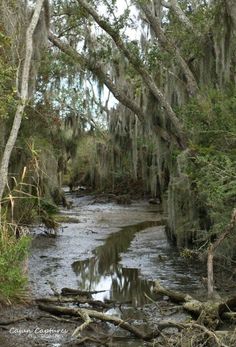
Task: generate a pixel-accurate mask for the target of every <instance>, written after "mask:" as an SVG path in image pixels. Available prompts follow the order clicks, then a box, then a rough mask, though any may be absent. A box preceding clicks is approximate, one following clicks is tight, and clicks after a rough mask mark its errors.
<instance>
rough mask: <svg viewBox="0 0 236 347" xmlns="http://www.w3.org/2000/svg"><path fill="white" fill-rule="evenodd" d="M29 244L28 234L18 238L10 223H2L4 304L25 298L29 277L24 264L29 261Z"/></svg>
mask: <svg viewBox="0 0 236 347" xmlns="http://www.w3.org/2000/svg"><path fill="white" fill-rule="evenodd" d="M29 244H30V238H29V237H28V236H22V237H21V238H20V239H16V237H15V235H12V233H11V231H10V230H9V227H8V225H7V224H3V225H2V228H1V230H0V301H1V303H3V304H4V303H5V304H6V303H12V302H15V301H18V302H19V301H24V299H25V294H26V289H27V283H28V279H27V273H25V271H24V264H25V262H26V261H27V256H28V250H29Z"/></svg>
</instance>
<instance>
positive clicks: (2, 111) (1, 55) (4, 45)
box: [0, 33, 16, 119]
mask: <svg viewBox="0 0 236 347" xmlns="http://www.w3.org/2000/svg"><path fill="white" fill-rule="evenodd" d="M9 46H10V39H9V37H8V36H5V35H4V34H3V33H0V119H1V118H7V116H8V114H9V112H10V111H12V110H13V109H14V107H15V103H16V90H15V89H14V83H13V80H14V76H15V75H16V69H15V68H14V67H13V66H12V65H11V64H10V63H9V62H8V61H7V60H6V59H5V54H6V50H8V49H9Z"/></svg>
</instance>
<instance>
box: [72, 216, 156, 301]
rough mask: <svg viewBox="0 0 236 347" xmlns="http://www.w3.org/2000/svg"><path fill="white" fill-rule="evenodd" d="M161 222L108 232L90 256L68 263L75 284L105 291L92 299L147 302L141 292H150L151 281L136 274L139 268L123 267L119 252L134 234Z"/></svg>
mask: <svg viewBox="0 0 236 347" xmlns="http://www.w3.org/2000/svg"><path fill="white" fill-rule="evenodd" d="M160 225H163V222H162V221H149V222H143V223H139V224H137V225H133V226H127V227H124V228H122V229H121V230H120V231H119V232H117V233H114V234H112V235H110V236H109V237H108V238H107V240H106V242H105V244H104V245H102V246H100V247H98V248H96V250H95V251H94V252H93V254H94V256H93V257H92V258H90V259H86V260H83V261H76V262H74V263H73V264H72V268H73V271H74V272H75V273H76V275H77V281H78V287H79V288H81V289H86V290H91V291H92V290H107V291H106V292H104V293H99V294H97V295H96V299H101V300H104V299H111V300H116V301H119V302H127V301H128V302H130V303H132V305H133V306H139V305H142V304H144V303H146V302H147V299H146V297H145V295H144V293H146V294H147V295H149V296H150V295H151V289H152V288H151V287H152V282H150V281H146V280H144V279H141V278H140V277H139V270H138V269H136V268H134V269H132V268H124V267H123V266H122V265H121V264H119V261H120V254H121V253H124V252H126V251H127V250H128V248H129V246H130V243H131V241H132V240H133V238H134V236H135V234H136V233H137V232H139V231H141V230H144V229H146V228H149V227H154V226H160Z"/></svg>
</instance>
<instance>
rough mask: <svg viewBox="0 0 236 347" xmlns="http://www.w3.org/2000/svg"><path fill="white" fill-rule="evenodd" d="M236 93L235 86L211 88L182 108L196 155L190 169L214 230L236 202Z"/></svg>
mask: <svg viewBox="0 0 236 347" xmlns="http://www.w3.org/2000/svg"><path fill="white" fill-rule="evenodd" d="M235 95H236V94H235V89H233V88H231V89H230V88H229V89H228V90H227V91H225V92H222V91H219V90H208V91H207V92H206V93H205V95H204V96H202V97H201V98H198V99H192V100H191V101H190V102H189V103H188V104H186V105H185V106H183V107H182V108H181V109H180V110H178V114H179V116H180V117H182V119H183V121H184V124H185V126H186V128H187V129H188V131H189V132H190V134H191V143H190V147H191V148H192V150H193V156H192V158H190V160H189V161H188V169H187V171H188V174H189V175H190V177H191V179H192V181H193V185H194V188H195V190H196V192H197V196H198V200H199V203H200V204H204V206H205V208H206V209H207V211H208V216H209V217H210V220H211V224H212V226H211V231H212V232H213V233H220V232H222V231H223V230H224V228H225V227H226V225H227V224H228V223H229V221H230V216H231V213H232V210H233V208H234V206H235V203H236V199H235V197H236V160H235V155H236V117H235V111H236V97H235Z"/></svg>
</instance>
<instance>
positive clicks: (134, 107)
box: [48, 32, 180, 145]
mask: <svg viewBox="0 0 236 347" xmlns="http://www.w3.org/2000/svg"><path fill="white" fill-rule="evenodd" d="M48 37H49V40H50V41H51V42H52V43H53V44H54V45H55V46H56V47H58V48H59V49H60V50H61V51H62V52H64V53H66V54H67V55H69V56H70V57H71V58H73V59H74V60H75V61H76V62H77V63H78V64H80V65H81V66H83V67H85V68H86V69H88V70H89V71H91V72H92V73H94V74H95V75H96V76H97V77H98V78H99V79H100V80H101V81H102V82H103V83H104V84H105V85H106V87H107V88H108V89H109V90H110V91H111V92H112V94H113V95H114V97H115V98H116V99H117V100H118V101H119V102H120V103H121V104H123V105H124V106H126V107H127V108H128V109H130V110H131V111H132V112H133V113H134V114H136V115H137V117H138V119H139V121H140V122H141V123H143V122H144V121H145V118H146V116H145V113H144V111H143V110H142V109H141V108H140V106H139V105H138V104H137V103H136V102H135V101H133V100H131V99H130V98H128V97H127V95H126V93H125V92H124V91H123V90H121V89H120V88H119V87H118V86H117V85H115V84H114V83H113V81H112V79H111V78H110V77H109V75H108V74H106V73H105V72H104V71H103V69H102V67H101V66H100V65H98V64H93V63H91V62H90V61H89V59H87V58H86V57H84V56H83V55H82V54H80V53H78V52H77V51H76V50H75V49H73V48H72V47H71V46H70V45H69V44H67V43H65V42H62V41H61V40H59V39H58V38H57V37H56V36H55V35H54V34H53V33H51V32H50V33H49V35H48ZM155 131H156V132H157V134H159V135H160V137H161V138H162V139H163V140H164V141H166V142H172V141H173V142H175V143H176V144H177V145H179V143H180V141H179V138H178V137H176V136H175V135H171V134H169V133H168V132H167V131H166V130H165V129H163V128H161V127H160V126H158V125H155Z"/></svg>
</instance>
